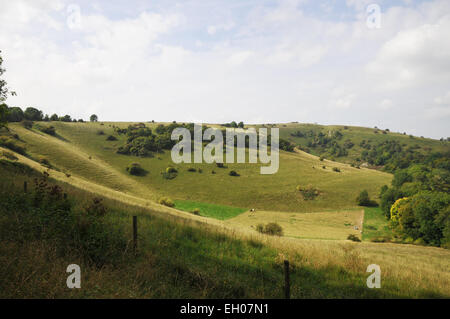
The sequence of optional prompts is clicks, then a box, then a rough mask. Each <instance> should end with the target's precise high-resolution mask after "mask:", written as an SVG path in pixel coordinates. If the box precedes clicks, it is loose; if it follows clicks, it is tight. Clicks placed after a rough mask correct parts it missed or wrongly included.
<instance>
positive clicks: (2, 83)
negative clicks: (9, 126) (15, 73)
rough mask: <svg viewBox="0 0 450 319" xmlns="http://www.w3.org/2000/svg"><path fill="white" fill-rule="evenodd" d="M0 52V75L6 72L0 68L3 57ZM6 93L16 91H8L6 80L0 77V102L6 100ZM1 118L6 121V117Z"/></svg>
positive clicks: (14, 93) (12, 93)
mask: <svg viewBox="0 0 450 319" xmlns="http://www.w3.org/2000/svg"><path fill="white" fill-rule="evenodd" d="M1 53H2V51H0V77H1V76H2V75H3V73H5V72H6V70H5V69H4V68H2V64H3V58H2V56H1ZM8 94H11V95H16V92H14V91H11V92H9V88H8V87H7V83H6V80H4V79H1V78H0V102H3V101H6V98H7V97H8ZM5 115H6V113H5ZM2 120H5V121H6V119H4V118H2Z"/></svg>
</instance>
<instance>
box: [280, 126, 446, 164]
mask: <svg viewBox="0 0 450 319" xmlns="http://www.w3.org/2000/svg"><path fill="white" fill-rule="evenodd" d="M276 127H279V128H280V137H281V138H284V139H286V140H288V141H291V142H292V143H294V144H296V145H299V146H301V147H303V148H308V149H309V152H311V153H312V154H315V155H320V154H321V153H322V152H324V151H325V150H323V149H321V148H320V147H308V141H311V140H312V138H311V137H307V136H305V137H297V136H293V135H292V134H293V133H295V132H297V131H301V132H303V133H305V132H308V131H312V132H314V133H315V134H319V133H323V134H325V136H331V135H332V134H333V133H335V132H340V133H341V134H342V138H340V139H339V140H337V143H338V144H339V145H340V146H343V145H344V143H345V142H346V141H351V142H352V143H353V144H354V145H353V146H352V147H351V148H350V149H348V154H347V155H345V156H333V158H334V159H335V160H337V161H339V162H343V163H355V162H356V159H357V158H358V157H359V158H360V157H361V153H362V152H363V151H364V148H362V147H361V146H360V144H361V142H362V141H363V140H365V141H370V142H371V143H372V144H378V143H381V142H385V141H397V142H398V143H399V144H400V145H402V146H403V147H404V148H405V149H406V148H410V147H412V148H414V149H415V150H417V151H418V152H420V153H422V154H428V153H430V152H448V151H450V143H449V142H447V141H438V140H434V139H429V138H423V137H417V136H410V135H409V134H403V132H402V133H395V132H390V131H386V130H385V128H378V129H377V128H373V129H372V128H367V127H358V126H343V125H318V124H299V123H289V124H281V125H277V126H276ZM326 157H328V158H329V157H331V156H326Z"/></svg>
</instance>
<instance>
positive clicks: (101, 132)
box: [97, 130, 105, 135]
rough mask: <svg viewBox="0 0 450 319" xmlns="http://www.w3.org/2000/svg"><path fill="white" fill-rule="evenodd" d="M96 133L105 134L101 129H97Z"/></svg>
mask: <svg viewBox="0 0 450 319" xmlns="http://www.w3.org/2000/svg"><path fill="white" fill-rule="evenodd" d="M97 135H105V132H104V131H103V130H98V131H97Z"/></svg>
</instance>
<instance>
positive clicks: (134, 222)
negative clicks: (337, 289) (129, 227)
mask: <svg viewBox="0 0 450 319" xmlns="http://www.w3.org/2000/svg"><path fill="white" fill-rule="evenodd" d="M133 249H134V252H135V253H136V252H137V216H133Z"/></svg>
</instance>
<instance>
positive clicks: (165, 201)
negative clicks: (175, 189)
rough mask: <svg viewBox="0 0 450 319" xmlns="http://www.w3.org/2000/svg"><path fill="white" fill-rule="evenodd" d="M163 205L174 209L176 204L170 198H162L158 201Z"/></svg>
mask: <svg viewBox="0 0 450 319" xmlns="http://www.w3.org/2000/svg"><path fill="white" fill-rule="evenodd" d="M158 202H159V203H160V204H161V205H164V206H167V207H174V206H175V203H174V202H173V200H171V199H170V198H168V197H161V198H160V199H159V201H158Z"/></svg>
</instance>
